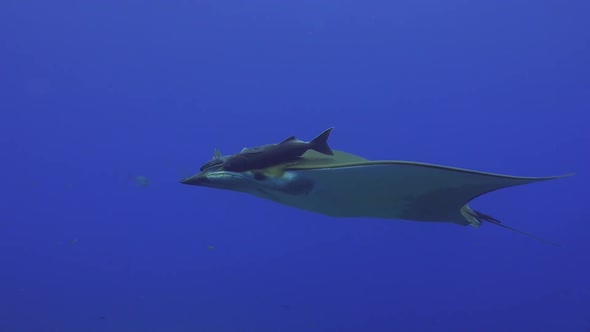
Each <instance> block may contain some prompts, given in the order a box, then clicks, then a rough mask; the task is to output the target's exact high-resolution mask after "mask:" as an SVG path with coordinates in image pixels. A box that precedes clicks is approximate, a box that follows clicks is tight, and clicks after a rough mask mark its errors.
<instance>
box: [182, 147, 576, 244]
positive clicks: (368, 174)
mask: <svg viewBox="0 0 590 332" xmlns="http://www.w3.org/2000/svg"><path fill="white" fill-rule="evenodd" d="M218 155H219V156H220V154H218ZM268 159H270V160H280V159H281V158H273V156H272V155H271V156H269V157H268ZM569 175H572V174H566V175H560V176H550V177H519V176H510V175H503V174H493V173H486V172H480V171H474V170H468V169H461V168H455V167H448V166H441V165H434V164H426V163H419V162H412V161H396V160H367V159H365V158H362V157H359V156H356V155H353V154H350V153H346V152H343V151H336V150H335V151H334V154H333V155H323V154H319V153H317V152H315V151H312V150H309V151H307V152H305V153H304V154H303V155H302V156H301V157H300V158H297V159H295V160H293V161H288V162H283V163H280V164H276V165H272V166H269V167H267V168H264V169H256V170H249V171H243V172H239V171H231V170H227V169H225V168H223V167H219V164H218V165H217V166H212V167H209V168H205V169H203V170H202V171H201V172H199V173H198V174H195V175H193V176H191V177H189V178H186V179H183V180H181V183H184V184H189V185H196V186H203V187H210V188H218V189H224V190H231V191H238V192H244V193H248V194H251V195H255V196H258V197H261V198H264V199H268V200H272V201H275V202H277V203H280V204H284V205H288V206H292V207H295V208H298V209H302V210H307V211H313V212H316V213H321V214H324V215H328V216H333V217H366V218H385V219H401V220H411V221H424V222H449V223H454V224H457V225H462V226H466V225H471V226H473V227H479V226H481V224H482V222H489V223H492V224H495V225H498V226H501V227H504V228H507V229H510V230H513V231H516V232H519V233H521V234H524V235H527V236H530V237H533V238H535V239H538V240H541V241H545V242H548V243H551V242H549V241H546V240H543V239H541V238H538V237H535V236H533V235H530V234H527V233H524V232H522V231H520V230H517V229H515V228H512V227H509V226H506V225H504V224H503V223H501V222H500V221H499V220H497V219H495V218H493V217H491V216H489V215H487V214H484V213H481V212H478V211H475V210H472V209H471V208H470V207H469V205H468V203H469V202H470V201H472V200H473V199H475V198H477V197H479V196H481V195H484V194H486V193H489V192H492V191H495V190H498V189H502V188H508V187H513V186H518V185H524V184H529V183H533V182H540V181H546V180H552V179H558V178H562V177H566V176H569ZM551 244H553V243H551Z"/></svg>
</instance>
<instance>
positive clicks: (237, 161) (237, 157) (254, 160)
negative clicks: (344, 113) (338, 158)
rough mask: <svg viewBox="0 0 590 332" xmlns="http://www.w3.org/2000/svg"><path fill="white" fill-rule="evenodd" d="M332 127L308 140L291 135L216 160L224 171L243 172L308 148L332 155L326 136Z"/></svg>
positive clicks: (292, 157)
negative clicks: (282, 139)
mask: <svg viewBox="0 0 590 332" xmlns="http://www.w3.org/2000/svg"><path fill="white" fill-rule="evenodd" d="M332 129H333V128H328V129H326V130H324V131H323V132H322V133H321V134H319V135H318V136H316V137H315V138H314V139H312V140H311V141H309V142H305V141H302V140H299V139H297V138H296V137H295V136H291V137H289V138H287V139H285V140H284V141H282V142H280V143H278V144H267V145H261V146H257V147H253V148H244V149H243V150H242V151H240V152H238V153H236V154H234V155H232V156H229V157H226V158H222V157H221V156H219V159H218V160H217V162H219V161H221V160H222V161H223V163H222V167H223V169H224V170H226V171H232V172H244V171H249V170H253V169H260V168H266V167H269V166H274V165H278V164H282V163H284V162H288V161H292V160H296V159H298V158H299V157H301V156H302V155H303V154H304V153H305V152H307V151H308V150H314V151H317V152H319V153H322V154H325V155H333V154H334V152H333V151H332V149H331V148H330V146H329V145H328V138H329V137H330V133H331V132H332ZM211 162H214V160H212V161H211ZM211 162H210V163H211Z"/></svg>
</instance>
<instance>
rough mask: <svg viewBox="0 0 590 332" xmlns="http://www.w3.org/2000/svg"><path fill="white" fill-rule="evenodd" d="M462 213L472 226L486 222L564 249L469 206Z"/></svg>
mask: <svg viewBox="0 0 590 332" xmlns="http://www.w3.org/2000/svg"><path fill="white" fill-rule="evenodd" d="M461 213H462V214H463V216H464V217H465V218H466V219H467V220H468V221H469V222H470V223H471V224H472V225H473V226H474V227H479V225H481V223H482V222H484V221H486V222H489V223H490V224H494V225H496V226H500V227H502V228H506V229H508V230H511V231H513V232H516V233H519V234H522V235H524V236H528V237H530V238H533V239H535V240H537V241H541V242H544V243H547V244H550V245H552V246H555V247H559V248H562V246H561V245H560V244H558V243H555V242H551V241H549V240H546V239H543V238H541V237H538V236H535V235H533V234H530V233H527V232H524V231H521V230H520V229H516V228H514V227H510V226H507V225H504V224H503V223H502V222H501V221H500V220H498V219H496V218H494V217H492V216H490V215H487V214H485V213H481V212H479V211H475V210H472V209H471V208H470V207H469V206H467V205H465V206H464V207H463V208H462V209H461ZM468 216H470V217H472V218H473V219H475V220H476V222H477V223H479V224H478V225H474V224H473V221H471V220H469V219H470V218H468Z"/></svg>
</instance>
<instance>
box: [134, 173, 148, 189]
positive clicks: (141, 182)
mask: <svg viewBox="0 0 590 332" xmlns="http://www.w3.org/2000/svg"><path fill="white" fill-rule="evenodd" d="M131 179H132V180H133V182H135V184H136V185H138V186H140V187H147V186H149V184H150V180H149V179H148V178H147V177H145V176H143V175H136V176H132V177H131Z"/></svg>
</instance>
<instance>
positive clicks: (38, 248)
mask: <svg viewBox="0 0 590 332" xmlns="http://www.w3.org/2000/svg"><path fill="white" fill-rule="evenodd" d="M589 12H590V2H588V1H585V0H578V1H573V0H572V1H564V0H552V1H532V0H531V1H524V0H500V1H479V2H473V1H460V0H450V1H445V2H440V1H434V0H422V1H410V0H402V1H383V0H380V1H373V0H368V1H349V0H345V1H334V0H327V1H310V0H305V1H292V0H287V1H265V0H254V1H237V0H227V1H226V0H221V1H198V0H179V1H163V0H157V1H131V0H120V1H113V0H110V1H91V2H88V1H73V0H71V1H64V0H58V1H41V0H36V1H35V0H30V1H29V0H3V1H1V3H0V85H1V86H0V148H1V156H2V159H1V161H2V162H1V164H0V170H1V172H0V177H1V186H0V188H1V189H0V195H1V199H0V331H1V332H21V331H22V332H29V331H30V332H44V331H62V332H63V331H78V332H82V331H83V332H94V331H157V332H160V331H162V332H177V331H224V332H229V331H232V332H233V331H254V332H266V331H269V332H274V331H287V332H291V331H293V332H295V331H297V332H298V331H346V332H348V331H351V332H352V331H360V332H380V331H588V329H590V242H589V241H588V239H589V235H590V226H589V224H588V222H589V218H588V213H587V209H588V207H589V205H590V200H589V198H590V190H589V189H588V188H587V187H588V184H589V183H590V181H589V179H590V177H589V176H588V173H587V171H588V168H589V167H588V166H589V164H590V163H589V158H588V151H589V149H588V146H590V144H589V143H590V134H589V133H588V130H587V128H588V119H590V116H589V115H588V113H587V112H588V111H589V110H590V107H589V106H590V60H589V59H590V21H589V20H588V13H589ZM330 126H334V127H335V130H334V132H333V135H332V137H331V139H330V144H331V145H332V147H333V148H335V149H340V150H346V151H349V152H352V153H356V154H359V155H362V156H364V157H367V158H375V159H403V160H415V161H422V162H431V163H439V164H445V165H450V166H457V167H465V168H473V169H477V170H482V171H490V172H500V173H508V174H514V175H527V176H544V175H557V174H562V173H569V172H576V173H577V175H576V176H575V177H573V178H567V179H562V180H557V181H551V182H545V183H540V184H533V185H528V186H523V187H516V188H510V189H506V190H502V191H498V192H494V193H491V194H489V195H486V196H484V197H481V198H478V199H477V200H475V201H474V202H473V203H472V206H473V207H474V208H476V209H478V210H481V211H484V212H486V213H489V214H492V215H494V216H496V217H497V218H499V219H501V220H503V221H504V222H505V223H506V224H509V225H511V226H514V227H517V228H521V229H523V230H525V231H529V232H531V233H533V234H536V235H539V236H542V237H545V238H548V239H550V240H553V241H556V242H559V243H561V244H562V245H563V246H564V248H563V249H559V248H555V247H551V246H548V245H546V244H543V243H541V242H537V241H534V240H531V239H529V238H526V237H524V236H522V235H519V234H517V233H513V232H509V231H507V230H504V229H501V228H498V227H494V226H493V225H489V224H486V225H484V227H482V228H481V229H477V230H476V229H473V228H471V227H464V228H462V227H458V226H455V225H452V224H444V223H443V224H423V223H412V222H405V221H395V220H365V219H356V220H342V219H335V218H330V217H326V216H322V215H316V214H312V213H308V212H305V211H299V210H295V209H292V208H289V207H284V206H280V205H277V204H275V203H272V202H270V201H264V200H260V199H258V198H255V197H250V196H247V195H244V194H239V193H233V192H227V191H218V190H212V189H206V188H199V187H192V186H185V185H181V184H179V183H178V181H179V179H181V178H182V177H184V176H186V175H189V174H193V173H195V172H197V171H198V167H199V166H200V165H201V164H202V163H204V162H205V161H207V160H209V159H210V158H211V155H212V152H213V148H215V147H217V148H219V149H221V151H222V152H223V153H226V154H227V153H233V152H236V151H238V150H240V149H242V148H243V147H245V146H254V145H260V144H265V143H272V142H277V141H280V140H282V139H284V138H286V137H288V136H290V135H296V136H297V137H299V138H301V139H305V140H308V139H310V138H312V137H313V136H315V135H316V134H317V133H319V132H320V131H321V130H323V129H325V128H327V127H330ZM137 176H145V177H146V178H147V179H148V180H149V185H147V186H142V185H139V184H138V183H137V181H135V179H136V177H137ZM209 246H212V247H213V249H211V248H209Z"/></svg>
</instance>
